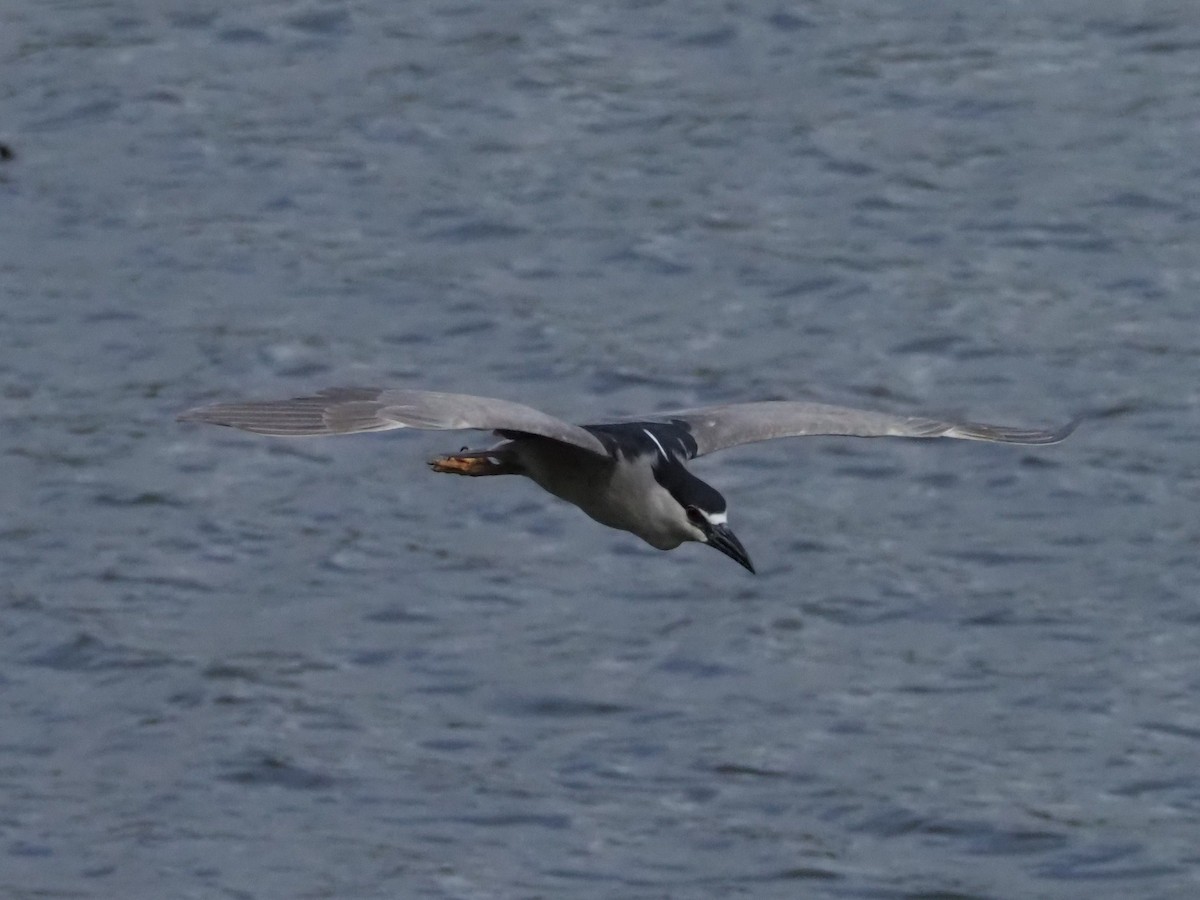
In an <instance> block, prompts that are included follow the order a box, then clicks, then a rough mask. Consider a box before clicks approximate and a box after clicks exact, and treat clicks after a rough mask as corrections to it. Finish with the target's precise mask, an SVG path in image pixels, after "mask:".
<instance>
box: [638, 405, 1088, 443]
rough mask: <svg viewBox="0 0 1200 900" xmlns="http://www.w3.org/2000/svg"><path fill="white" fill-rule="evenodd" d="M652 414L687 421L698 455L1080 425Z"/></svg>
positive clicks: (793, 412) (1013, 438)
mask: <svg viewBox="0 0 1200 900" xmlns="http://www.w3.org/2000/svg"><path fill="white" fill-rule="evenodd" d="M654 418H656V419H663V420H666V421H680V422H683V423H685V424H686V425H687V427H688V428H689V429H690V430H691V433H692V437H693V438H695V440H696V446H697V451H696V455H697V456H703V455H704V454H705V453H713V452H715V451H717V450H723V449H725V448H726V447H735V446H737V445H739V444H750V443H753V442H755V441H767V440H771V439H772V438H783V437H800V436H803V435H820V434H830V435H851V436H856V437H910V438H934V437H951V438H962V439H964V440H969V441H1002V442H1005V443H1010V444H1055V443H1058V442H1059V441H1061V440H1063V439H1064V438H1065V437H1066V436H1067V435H1069V434H1070V433H1071V432H1072V431H1074V430H1075V425H1076V424H1077V422H1071V423H1070V424H1068V425H1065V426H1063V427H1062V428H1059V429H1057V430H1054V431H1040V430H1038V429H1033V428H1010V427H1008V426H1006V425H984V424H980V423H975V422H946V421H943V420H940V419H930V418H924V417H921V416H897V415H892V414H890V413H880V412H871V411H869V410H862V409H852V408H850V407H845V406H830V405H827V404H824V403H806V402H803V401H791V400H768V401H764V402H761V403H734V404H730V405H728V406H711V407H707V408H703V409H688V410H682V411H681V412H674V413H662V414H659V415H656V416H654Z"/></svg>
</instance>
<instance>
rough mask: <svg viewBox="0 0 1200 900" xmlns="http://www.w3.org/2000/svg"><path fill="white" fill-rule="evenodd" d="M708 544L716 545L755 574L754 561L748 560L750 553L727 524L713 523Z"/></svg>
mask: <svg viewBox="0 0 1200 900" xmlns="http://www.w3.org/2000/svg"><path fill="white" fill-rule="evenodd" d="M708 546H710V547H716V548H717V549H718V550H720V551H721V552H722V553H724V554H725V555H726V556H728V557H729V558H730V559H732V560H734V561H735V562H736V563H738V564H739V565H742V566H745V567H746V568H747V569H749V570H750V571H751V572H752V573H754V574H757V573H755V572H754V563H752V562H750V554H748V553H747V552H746V548H745V547H743V546H742V542H741V541H739V540H738V539H737V535H735V534H734V533H733V532H732V531H730V530H729V526H728V525H714V526H712V528H710V529H709V532H708Z"/></svg>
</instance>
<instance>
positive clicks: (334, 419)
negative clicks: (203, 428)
mask: <svg viewBox="0 0 1200 900" xmlns="http://www.w3.org/2000/svg"><path fill="white" fill-rule="evenodd" d="M179 419H180V420H181V421H184V422H207V423H209V424H212V425H227V426H229V427H231V428H240V429H242V430H243V431H253V432H255V433H256V434H273V435H281V436H286V437H314V436H320V435H330V434H354V433H357V432H362V431H387V430H389V429H392V428H428V429H435V430H446V429H476V430H479V431H520V432H525V433H528V434H536V435H540V436H542V437H547V438H550V439H552V440H556V441H562V442H563V443H565V444H572V445H574V446H576V447H581V448H582V449H584V450H590V451H591V452H592V453H596V454H599V455H601V456H608V453H607V452H606V451H605V449H604V445H603V444H601V443H600V441H599V440H597V439H596V437H595V436H594V435H592V434H590V433H589V432H587V431H585V430H584V429H583V428H580V427H579V426H578V425H571V424H569V423H567V422H563V421H561V420H559V419H556V418H554V417H553V416H550V415H547V414H546V413H544V412H540V411H538V410H536V409H533V408H532V407H529V406H523V405H521V404H520V403H511V402H509V401H508V400H495V399H492V398H490V397H474V396H471V395H470V394H443V393H439V392H436V391H406V390H399V389H396V390H385V389H381V388H329V389H327V390H324V391H318V392H317V394H316V395H314V396H311V397H295V398H292V399H291V400H266V401H260V402H247V403H217V404H214V405H212V406H201V407H197V408H196V409H190V410H188V411H187V412H185V413H183V414H182V415H181V416H180V417H179Z"/></svg>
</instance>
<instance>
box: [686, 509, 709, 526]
mask: <svg viewBox="0 0 1200 900" xmlns="http://www.w3.org/2000/svg"><path fill="white" fill-rule="evenodd" d="M686 512H687V517H688V521H689V522H691V523H692V524H693V525H704V524H705V523H707V522H708V518H707V517H706V516H705V515H704V513H702V512H700V510H699V508H698V507H695V506H689V507H688V508H687V510H686Z"/></svg>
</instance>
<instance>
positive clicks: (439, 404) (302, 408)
mask: <svg viewBox="0 0 1200 900" xmlns="http://www.w3.org/2000/svg"><path fill="white" fill-rule="evenodd" d="M179 418H180V419H181V420H182V421H186V422H208V423H211V424H213V425H228V426H230V427H232V428H240V429H242V430H243V431H253V432H255V433H257V434H273V435H281V436H286V437H310V436H321V435H328V434H353V433H355V432H359V431H387V430H388V429H391V428H429V429H437V430H447V429H456V428H468V429H477V430H480V431H491V432H494V433H495V434H496V436H497V437H501V438H503V439H504V440H503V441H502V442H501V443H500V444H497V445H496V446H495V447H491V448H489V449H487V450H471V451H466V450H464V451H463V452H461V453H455V454H452V455H450V456H439V457H437V458H436V459H433V460H431V461H430V463H429V465H430V466H431V467H432V468H433V470H434V471H435V472H449V473H452V474H455V475H473V476H475V475H524V476H526V477H527V478H530V479H532V480H533V481H534V482H535V483H537V484H538V485H540V486H541V487H542V488H544V489H545V490H547V491H549V492H550V493H551V494H553V495H554V496H556V497H560V498H562V499H563V500H566V501H567V502H568V503H573V504H575V505H576V506H578V507H579V508H580V509H582V510H583V511H584V512H585V513H587V514H588V515H589V516H591V517H592V518H593V519H595V520H596V521H597V522H600V523H601V524H602V525H608V526H609V527H611V528H619V529H622V530H623V531H629V532H632V533H633V534H636V535H637V536H638V537H640V538H641V539H642V540H644V541H645V542H646V543H648V544H650V545H651V546H652V547H657V548H658V549H659V550H671V549H673V548H675V547H678V546H679V545H680V544H682V543H684V542H685V541H699V542H700V543H702V544H708V545H709V546H710V547H715V548H717V549H718V550H720V551H721V552H722V553H724V554H725V555H726V556H729V557H731V558H732V559H734V560H736V561H737V562H739V563H741V564H742V565H743V566H745V567H746V568H747V569H749V570H750V571H751V572H753V571H754V566H753V565H752V564H751V562H750V557H749V556H748V555H747V553H746V549H745V548H744V547H743V546H742V544H741V541H739V540H738V539H737V538H736V537H735V536H734V534H733V532H732V531H731V530H730V528H729V523H728V520H727V510H726V506H725V498H724V497H722V496H721V494H720V493H719V492H718V491H717V490H716V489H715V488H713V487H711V486H710V485H708V484H705V483H704V482H703V481H701V480H700V479H699V478H697V477H696V476H695V475H693V474H692V473H691V472H689V471H688V468H687V461H688V460H690V459H695V458H696V457H697V456H703V455H704V454H706V453H713V452H714V451H717V450H723V449H725V448H726V447H735V446H737V445H738V444H749V443H753V442H754V441H765V440H769V439H771V438H782V437H796V436H800V435H816V434H828V435H854V436H857V437H909V438H933V437H951V438H963V439H966V440H971V441H1002V442H1005V443H1010V444H1054V443H1057V442H1058V441H1061V440H1062V439H1063V438H1065V437H1066V436H1067V435H1068V434H1070V433H1071V431H1072V430H1073V429H1074V423H1071V424H1069V425H1066V426H1064V427H1062V428H1060V429H1058V430H1056V431H1038V430H1036V429H1027V428H1009V427H1007V426H1004V425H980V424H974V423H969V422H945V421H942V420H939V419H928V418H922V417H918V416H897V415H890V414H888V413H880V412H870V411H867V410H861V409H850V408H847V407H841V406H828V405H826V404H823V403H807V402H803V401H787V400H768V401H765V402H761V403H734V404H730V405H727V406H710V407H705V408H702V409H688V410H682V411H680V412H666V413H655V414H653V415H649V416H639V417H637V418H632V419H628V420H625V421H619V422H610V423H605V424H600V425H570V424H568V423H567V422H563V421H561V420H559V419H556V418H554V417H553V416H550V415H547V414H546V413H544V412H539V411H538V410H536V409H532V408H530V407H528V406H522V405H521V404H520V403H512V402H510V401H508V400H493V399H491V398H489V397H473V396H470V395H468V394H442V393H436V392H433V391H408V390H385V389H381V388H356V387H355V388H329V389H328V390H324V391H319V392H318V393H317V394H316V395H315V396H312V397H296V398H294V399H291V400H266V401H262V402H248V403H218V404H216V405H214V406H202V407H198V408H196V409H192V410H188V411H187V412H185V413H183V414H182V415H181V416H180V417H179Z"/></svg>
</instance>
